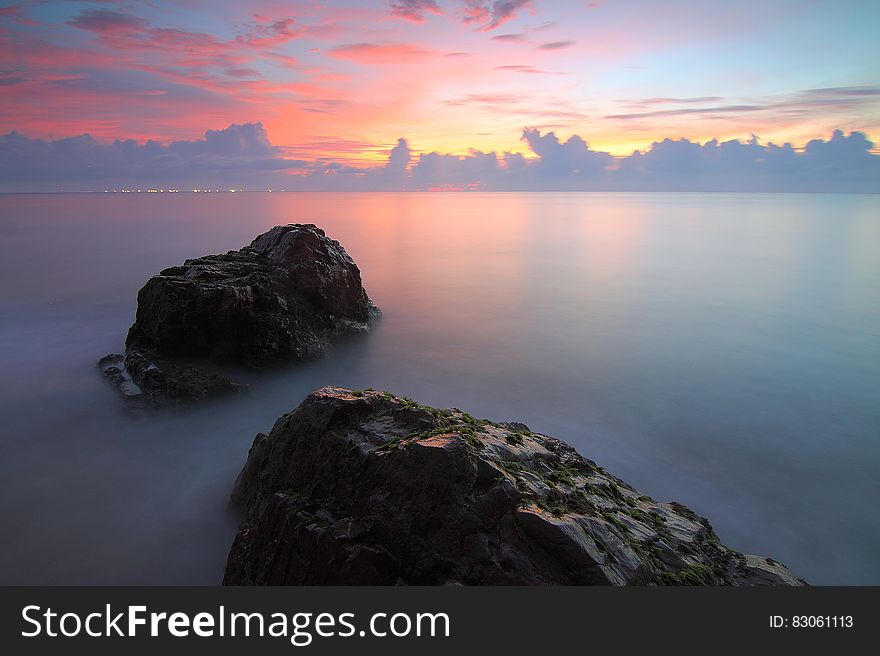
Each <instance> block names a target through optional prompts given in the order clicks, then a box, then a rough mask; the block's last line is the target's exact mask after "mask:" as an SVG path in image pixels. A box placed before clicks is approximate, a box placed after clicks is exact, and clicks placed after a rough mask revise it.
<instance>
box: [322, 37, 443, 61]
mask: <svg viewBox="0 0 880 656" xmlns="http://www.w3.org/2000/svg"><path fill="white" fill-rule="evenodd" d="M327 52H328V54H329V55H330V56H331V57H335V58H336V59H347V60H349V61H354V62H358V63H359V64H397V63H406V61H407V60H412V59H417V58H422V57H426V56H428V55H429V54H430V53H429V52H428V51H427V50H423V49H422V48H419V47H418V46H414V45H412V44H409V43H390V42H384V43H349V44H345V45H341V46H336V47H335V48H330V49H329V50H328V51H327Z"/></svg>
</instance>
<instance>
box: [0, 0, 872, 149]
mask: <svg viewBox="0 0 880 656" xmlns="http://www.w3.org/2000/svg"><path fill="white" fill-rule="evenodd" d="M877 25H880V2H874V1H872V0H866V1H864V2H856V1H835V2H831V1H830V0H829V1H827V2H822V1H820V0H773V1H767V2H760V3H758V2H754V3H752V2H746V3H743V2H729V1H727V0H698V1H697V0H693V1H679V2H637V1H635V0H604V1H595V2H588V1H580V0H531V1H529V0H492V1H489V0H391V1H389V0H374V1H360V2H354V1H350V0H337V1H318V0H304V1H300V2H273V1H270V0H260V1H255V2H241V1H231V0H219V1H218V0H213V1H207V0H205V1H203V0H178V1H170V2H154V1H150V0H144V1H141V2H135V1H130V2H125V1H121V2H52V1H35V2H28V3H21V4H18V5H4V6H3V7H2V8H0V40H2V41H0V42H2V46H0V133H8V132H12V131H15V132H18V133H21V134H22V135H24V136H26V137H28V138H31V139H43V140H52V139H59V138H62V137H70V136H73V135H80V134H86V133H87V134H89V135H91V136H92V137H93V138H94V139H95V140H97V141H98V142H102V143H105V142H106V143H109V142H111V141H113V140H115V139H134V140H136V141H137V142H144V141H146V140H157V141H158V142H161V143H163V144H168V143H169V142H171V141H175V140H193V139H200V138H202V137H203V135H204V134H205V131H206V130H220V129H223V128H226V127H228V126H229V125H231V124H246V123H261V124H262V125H263V127H264V128H265V131H266V135H267V137H268V140H269V142H271V144H272V145H273V146H274V147H277V148H278V149H279V151H280V152H281V153H283V157H285V158H288V159H297V160H303V161H310V162H319V163H330V162H334V163H341V164H345V165H353V166H366V165H369V164H371V163H378V162H383V161H385V160H387V158H388V154H389V150H390V149H391V147H392V146H394V145H395V143H397V140H398V139H399V138H401V137H402V138H405V139H406V140H407V142H408V144H409V148H410V149H411V151H412V154H413V156H416V155H417V154H420V153H427V152H431V151H437V152H439V153H452V154H465V153H468V152H469V151H470V150H471V149H476V150H479V151H484V152H489V151H494V152H498V153H503V152H512V153H523V154H524V155H526V156H527V157H533V156H534V152H533V149H531V148H530V147H529V145H528V144H527V143H525V141H524V140H523V138H522V135H523V130H524V129H525V128H532V129H537V130H538V131H539V132H540V133H546V132H548V131H553V132H554V133H555V134H556V135H558V136H559V138H560V139H567V138H569V137H570V136H571V135H580V137H582V138H583V139H584V140H585V141H586V142H588V143H589V146H590V147H591V148H592V149H596V150H603V151H607V152H609V153H611V154H612V155H615V156H622V155H628V154H630V153H631V152H632V151H634V150H636V149H640V150H641V149H646V148H648V147H649V146H650V144H651V143H652V142H655V141H659V140H662V139H664V138H667V137H669V138H688V139H690V140H692V141H698V142H701V143H702V142H705V141H707V140H709V139H712V138H717V139H719V140H721V141H724V140H728V139H742V140H747V139H749V138H751V135H753V134H754V135H757V136H758V137H760V139H761V140H762V141H763V142H765V143H766V142H770V141H772V142H775V143H779V144H781V143H783V142H791V143H792V144H793V145H794V146H795V147H796V148H800V147H802V146H803V145H804V144H805V143H806V142H807V141H809V140H810V139H814V138H824V139H827V138H828V137H830V135H831V133H832V131H833V130H835V129H840V130H842V131H843V132H844V133H849V132H850V131H853V130H858V131H860V132H863V133H865V134H866V135H867V136H868V137H872V136H874V135H876V134H880V66H878V62H880V39H878V38H877V35H876V26H877ZM874 152H876V149H875V150H874Z"/></svg>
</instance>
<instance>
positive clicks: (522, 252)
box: [0, 192, 880, 585]
mask: <svg viewBox="0 0 880 656" xmlns="http://www.w3.org/2000/svg"><path fill="white" fill-rule="evenodd" d="M285 223H314V224H316V225H318V226H320V227H322V228H323V229H324V230H325V231H326V232H327V234H328V235H330V236H331V237H333V238H334V239H337V240H339V241H340V242H341V243H342V245H343V246H344V247H345V248H346V250H347V251H348V252H349V254H350V255H351V256H352V257H353V258H354V260H355V261H356V262H357V264H358V265H359V267H360V269H361V272H362V276H363V281H364V285H365V287H366V289H367V291H368V293H369V295H370V296H371V298H372V299H373V300H374V302H375V303H376V304H377V305H378V306H379V307H380V308H381V309H382V312H383V314H382V318H381V319H380V320H379V321H378V322H377V323H376V325H375V326H374V328H373V330H372V331H371V332H370V333H369V334H368V335H364V336H357V337H352V338H349V339H345V340H343V341H342V342H340V343H339V344H338V345H337V346H336V348H335V349H334V350H333V351H332V352H331V353H329V354H328V355H327V356H326V357H323V358H321V359H320V360H316V361H311V362H307V363H303V364H299V365H291V366H290V367H286V368H284V369H282V370H277V371H271V372H265V373H250V374H248V382H249V383H250V384H251V387H252V391H251V393H250V394H248V395H246V396H243V397H240V398H234V399H227V400H223V401H221V402H216V403H212V404H206V405H202V406H198V407H194V408H190V409H182V410H168V411H164V412H157V413H152V414H146V415H140V416H138V415H132V414H130V413H126V412H125V411H124V410H123V408H122V405H121V403H120V401H119V399H118V398H117V397H116V396H115V394H114V391H113V390H112V389H111V388H110V387H109V385H108V384H107V383H106V382H105V381H104V380H103V379H102V377H101V375H100V374H99V372H98V371H97V369H96V366H95V363H96V361H97V360H98V358H100V357H101V356H103V355H105V354H107V353H112V352H120V351H121V350H122V349H123V344H124V339H125V334H126V331H127V329H128V327H129V325H130V324H131V323H132V321H133V318H134V314H135V309H136V295H137V291H138V289H139V288H140V287H141V286H142V285H143V284H144V283H145V282H146V280H147V279H148V278H149V277H150V276H151V275H154V274H156V273H157V272H158V271H160V270H161V269H162V268H164V267H168V266H172V265H175V264H179V263H181V262H182V261H183V260H184V259H186V258H189V257H196V256H199V255H205V254H209V253H221V252H225V251H227V250H231V249H237V248H240V247H241V246H244V245H246V244H248V243H250V241H251V240H252V239H253V238H254V237H255V236H256V235H258V234H259V233H261V232H263V231H265V230H267V229H268V228H270V227H271V226H273V225H278V224H285ZM0 363H2V366H0V584H7V585H9V584H27V585H31V584H33V585H36V584H59V585H68V584H91V585H97V584H145V585H154V584H169V585H176V584H181V585H190V584H192V585H214V584H218V583H219V582H220V581H221V580H222V577H223V570H224V566H225V560H226V555H227V552H228V550H229V546H230V544H231V542H232V539H233V537H234V535H235V532H236V528H237V525H238V523H239V521H240V518H239V517H237V516H235V515H234V514H233V513H231V512H230V511H229V509H228V499H229V494H230V491H231V489H232V486H233V483H234V481H235V477H236V475H237V474H238V472H239V470H240V469H241V467H242V465H243V463H244V461H245V458H246V456H247V451H248V447H249V446H250V444H251V442H252V441H253V438H254V435H255V434H256V433H258V432H265V431H268V430H269V429H270V428H271V426H272V424H273V423H274V421H275V419H276V418H277V417H279V416H280V415H281V414H283V413H285V412H289V411H291V410H292V409H294V408H295V407H296V406H297V405H298V404H299V403H300V401H301V400H302V399H303V398H304V397H305V395H306V394H308V393H309V392H310V391H311V390H313V389H315V388H317V387H321V386H324V385H337V386H347V387H352V388H366V387H374V388H376V389H383V390H390V391H392V392H395V393H397V394H401V395H406V396H410V397H413V398H414V399H417V400H418V401H420V402H422V403H425V404H430V405H434V406H440V407H457V408H461V409H463V410H466V411H467V412H470V413H471V414H473V415H475V416H477V417H486V418H489V419H493V420H496V421H504V420H516V421H521V422H524V423H526V424H528V426H529V427H530V428H531V429H532V430H534V431H537V432H541V433H545V434H549V435H553V436H556V437H558V438H561V439H563V440H565V441H567V442H569V443H571V444H572V445H573V446H575V447H576V448H577V449H578V450H579V451H580V452H581V453H582V454H583V455H584V456H586V457H588V458H590V459H592V460H595V461H597V462H598V463H599V464H601V465H602V466H604V467H605V468H606V469H607V470H609V471H610V472H612V473H614V474H616V475H617V476H619V477H621V478H623V479H624V480H626V481H627V482H629V483H630V484H632V485H633V486H635V487H636V488H638V489H639V490H641V491H642V492H644V493H646V494H649V495H651V496H652V497H654V498H656V499H658V500H675V501H679V502H681V503H683V504H685V505H687V506H690V507H691V508H693V509H694V510H695V511H696V512H698V513H699V514H701V515H704V516H705V517H707V518H708V519H709V520H710V521H711V523H712V525H713V526H714V527H715V530H716V532H717V533H718V535H719V536H720V538H721V540H722V541H723V542H725V543H726V544H728V545H729V546H731V547H733V548H736V549H739V550H741V551H745V552H747V553H756V554H762V555H770V556H772V557H773V558H776V559H777V560H780V561H782V562H784V563H786V564H787V565H788V566H789V567H790V568H791V569H792V570H793V571H794V572H795V573H796V574H798V575H799V576H802V577H804V578H805V579H806V580H807V581H809V582H810V583H813V584H831V585H838V584H840V585H842V584H847V585H865V584H874V585H876V584H880V558H878V554H880V512H878V506H877V504H878V500H880V195H831V194H828V195H823V194H803V195H799V194H744V193H739V194H721V193H718V194H708V193H481V192H471V193H467V192H466V193H279V192H274V193H265V192H262V193H258V192H253V193H219V194H218V193H211V194H205V193H199V194H193V193H177V194H170V193H155V194H147V193H141V194H137V193H131V194H113V193H109V194H107V193H96V194H75V193H57V194H4V195H0Z"/></svg>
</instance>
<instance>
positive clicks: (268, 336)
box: [99, 224, 378, 405]
mask: <svg viewBox="0 0 880 656" xmlns="http://www.w3.org/2000/svg"><path fill="white" fill-rule="evenodd" d="M377 313H378V310H377V309H376V307H375V306H374V305H373V304H372V302H371V301H370V299H369V297H368V296H367V293H366V291H365V290H364V288H363V285H362V284H361V276H360V271H359V270H358V267H357V265H356V264H355V263H354V261H353V260H352V259H351V257H349V255H348V253H346V252H345V249H344V248H343V247H342V246H341V245H340V244H339V242H337V241H335V240H333V239H330V238H329V237H327V236H326V235H325V234H324V231H323V230H321V229H320V228H317V227H315V226H314V225H311V224H291V225H285V226H275V227H274V228H272V229H271V230H270V231H268V232H266V233H264V234H262V235H260V236H258V237H257V238H256V239H254V241H253V242H252V243H251V244H250V246H246V247H245V248H242V249H241V250H238V251H230V252H228V253H226V254H224V255H207V256H204V257H199V258H196V259H191V260H187V261H186V262H184V263H183V264H182V265H180V266H175V267H171V268H168V269H165V270H164V271H162V272H160V273H159V275H157V276H154V277H152V278H150V280H149V281H147V284H146V285H144V287H143V288H142V289H141V290H140V292H138V308H137V316H136V319H135V322H134V324H133V325H132V326H131V328H130V329H129V332H128V337H127V339H126V353H125V356H124V361H123V362H120V359H121V358H122V356H118V355H111V356H108V357H107V358H103V359H102V360H101V361H100V362H99V367H100V368H101V370H102V371H103V372H104V375H105V376H107V378H108V379H110V380H111V381H112V382H114V383H115V384H116V385H117V387H118V388H119V390H120V392H121V393H122V394H123V397H124V398H126V399H127V400H128V401H129V402H134V403H141V404H147V405H157V404H165V403H169V402H170V403H182V402H189V401H193V400H198V399H202V398H206V397H209V396H215V395H217V394H224V393H228V392H236V391H241V390H242V389H244V386H243V385H241V384H240V383H236V382H235V381H233V380H231V379H230V378H228V377H227V376H226V375H224V374H222V373H220V372H219V371H218V370H217V369H216V367H213V366H212V365H221V366H222V365H232V366H241V367H246V368H259V367H264V366H267V365H272V364H276V363H282V362H289V361H292V360H301V359H304V358H308V357H312V356H316V355H319V354H321V353H323V352H324V351H325V350H327V348H328V347H329V346H330V343H331V341H332V339H333V338H334V337H335V336H337V335H339V334H341V333H345V332H359V331H364V330H366V329H367V328H368V326H369V323H370V320H371V319H372V318H373V317H374V316H375V315H376V314H377Z"/></svg>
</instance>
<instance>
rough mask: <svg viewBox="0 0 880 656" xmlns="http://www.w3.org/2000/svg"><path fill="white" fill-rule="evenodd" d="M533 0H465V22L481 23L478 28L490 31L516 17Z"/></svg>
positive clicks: (481, 30) (482, 30)
mask: <svg viewBox="0 0 880 656" xmlns="http://www.w3.org/2000/svg"><path fill="white" fill-rule="evenodd" d="M531 4H532V3H531V0H494V1H490V0H465V9H464V22H465V23H480V25H479V26H478V27H477V30H478V31H480V32H489V31H491V30H494V29H495V28H496V27H500V26H501V25H504V23H506V22H507V21H509V20H510V19H512V18H514V17H515V16H516V14H517V12H518V11H519V10H520V9H524V8H525V7H528V6H530V5H531Z"/></svg>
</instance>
